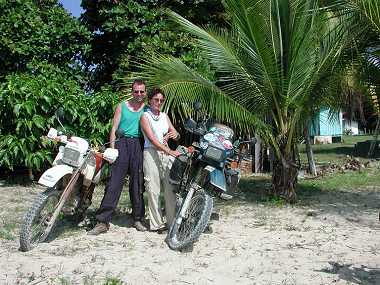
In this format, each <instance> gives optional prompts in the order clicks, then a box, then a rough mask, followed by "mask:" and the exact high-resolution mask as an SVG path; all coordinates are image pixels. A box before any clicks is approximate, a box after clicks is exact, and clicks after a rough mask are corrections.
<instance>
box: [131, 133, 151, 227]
mask: <svg viewBox="0 0 380 285" xmlns="http://www.w3.org/2000/svg"><path fill="white" fill-rule="evenodd" d="M127 149H128V163H129V174H130V176H129V197H130V200H131V204H132V216H133V219H134V220H135V222H138V221H141V220H142V219H143V218H144V216H145V205H144V198H143V172H142V171H143V154H142V146H141V144H140V140H139V139H128V141H127ZM135 226H136V228H137V229H138V230H146V229H144V228H143V226H142V225H140V224H138V225H137V224H136V223H135Z"/></svg>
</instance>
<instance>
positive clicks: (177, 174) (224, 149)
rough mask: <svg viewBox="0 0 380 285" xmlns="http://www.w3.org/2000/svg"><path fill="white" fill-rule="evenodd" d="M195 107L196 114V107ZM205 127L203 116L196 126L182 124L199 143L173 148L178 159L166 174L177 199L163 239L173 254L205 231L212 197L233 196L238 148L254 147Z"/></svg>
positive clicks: (220, 129)
mask: <svg viewBox="0 0 380 285" xmlns="http://www.w3.org/2000/svg"><path fill="white" fill-rule="evenodd" d="M195 107H196V111H199V109H200V105H199V104H198V106H197V105H195ZM207 125H208V118H207V117H206V116H203V118H202V119H201V120H200V122H198V123H197V122H195V121H194V120H193V119H188V120H187V121H186V122H185V124H184V127H185V130H186V131H188V132H190V133H191V134H193V135H195V136H196V137H199V141H198V142H194V143H193V144H192V146H190V147H189V148H186V147H184V146H179V147H178V148H177V150H178V151H179V152H180V153H181V155H180V156H178V157H177V158H176V159H175V161H174V162H173V166H172V168H171V171H170V174H169V182H170V183H171V184H174V185H175V189H176V190H175V191H176V192H177V198H178V199H177V210H176V216H175V219H174V220H173V222H172V224H171V226H170V228H169V231H168V235H167V237H166V243H167V244H168V246H169V247H170V248H171V249H173V250H180V249H183V248H185V247H188V246H189V245H191V244H193V243H194V242H195V241H196V240H197V239H198V238H199V236H200V235H201V234H202V233H203V232H204V231H205V229H206V227H207V225H208V223H209V220H210V217H211V213H212V210H213V204H214V203H213V197H219V198H222V199H225V198H224V197H226V196H227V195H226V193H227V191H228V192H233V190H234V188H235V187H236V186H237V184H238V182H239V179H240V169H239V168H238V166H239V164H240V162H241V160H242V154H241V151H240V147H241V146H242V145H243V144H247V143H250V144H253V143H255V140H251V141H239V140H236V141H235V142H234V143H232V140H233V137H234V132H233V130H232V129H231V128H229V127H228V126H226V125H222V124H212V125H211V126H210V127H207Z"/></svg>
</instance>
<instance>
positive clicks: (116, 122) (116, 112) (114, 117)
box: [110, 103, 121, 148]
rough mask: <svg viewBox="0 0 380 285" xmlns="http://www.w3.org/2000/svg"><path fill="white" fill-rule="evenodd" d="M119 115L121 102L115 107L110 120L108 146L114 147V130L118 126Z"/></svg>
mask: <svg viewBox="0 0 380 285" xmlns="http://www.w3.org/2000/svg"><path fill="white" fill-rule="evenodd" d="M120 117H121V103H120V104H119V105H118V106H117V107H116V110H115V113H114V115H113V120H112V129H111V132H110V147H111V148H115V140H116V130H117V128H118V127H119V123H120Z"/></svg>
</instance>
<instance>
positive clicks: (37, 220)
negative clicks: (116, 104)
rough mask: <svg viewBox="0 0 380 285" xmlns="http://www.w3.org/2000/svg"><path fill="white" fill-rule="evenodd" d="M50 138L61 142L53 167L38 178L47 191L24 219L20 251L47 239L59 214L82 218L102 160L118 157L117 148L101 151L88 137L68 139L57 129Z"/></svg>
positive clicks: (100, 173)
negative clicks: (90, 142) (90, 143)
mask: <svg viewBox="0 0 380 285" xmlns="http://www.w3.org/2000/svg"><path fill="white" fill-rule="evenodd" d="M58 121H59V123H60V124H61V122H60V120H59V119H58ZM61 125H62V124H61ZM62 127H63V126H62ZM47 138H48V139H50V140H53V141H56V142H59V143H61V144H62V145H61V146H60V147H59V152H58V154H57V156H56V157H55V159H54V162H53V165H52V167H51V168H50V169H48V170H46V171H45V172H44V173H43V174H42V176H41V177H40V179H39V180H38V183H39V184H40V185H42V186H45V187H46V190H45V191H43V192H42V193H40V194H39V195H38V196H37V198H36V199H35V200H34V201H33V203H32V205H31V207H30V208H29V209H28V211H27V212H26V214H25V216H24V218H23V221H22V224H21V228H20V249H21V251H29V250H31V249H32V248H33V247H35V246H37V245H38V243H41V242H43V241H45V240H46V239H47V238H48V236H49V234H50V233H51V231H52V229H53V228H54V225H55V224H56V222H57V220H58V218H59V217H62V216H71V217H76V218H77V219H78V220H80V219H81V218H83V217H84V213H85V211H86V210H87V208H88V207H89V206H90V205H91V198H92V193H93V191H94V188H95V185H96V184H97V183H98V182H99V181H100V179H101V175H102V173H103V171H104V167H105V165H106V164H105V163H103V161H104V160H106V161H108V162H111V163H112V162H113V161H115V160H116V158H117V157H118V150H117V149H112V148H107V149H105V151H104V152H103V153H102V152H99V151H98V150H96V149H94V148H91V146H90V145H89V143H88V142H87V141H86V140H85V139H83V138H80V137H76V136H72V137H71V138H69V139H68V138H67V136H66V135H64V134H62V133H60V132H58V131H57V130H56V129H54V128H51V129H50V130H49V132H48V134H47Z"/></svg>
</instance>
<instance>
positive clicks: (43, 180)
mask: <svg viewBox="0 0 380 285" xmlns="http://www.w3.org/2000/svg"><path fill="white" fill-rule="evenodd" d="M73 170H74V169H73V168H72V167H70V166H68V165H65V164H61V165H56V166H54V167H52V168H49V169H48V170H46V171H45V172H44V173H43V174H42V176H41V177H40V179H39V180H38V184H41V185H44V186H47V187H53V186H54V185H55V184H56V183H57V182H58V181H59V179H61V178H62V177H63V176H65V175H67V174H72V173H73Z"/></svg>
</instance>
